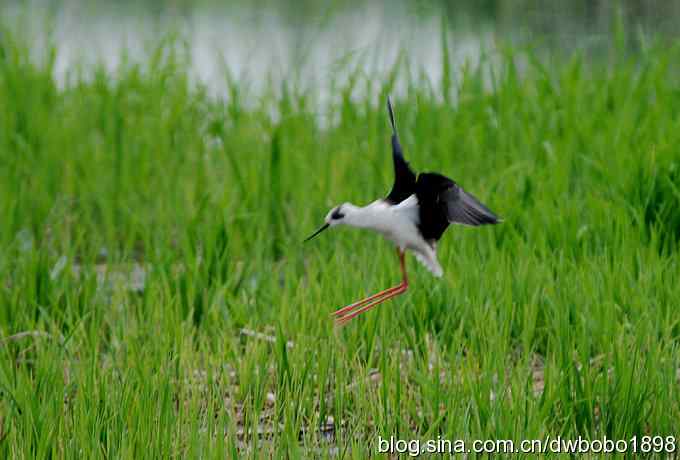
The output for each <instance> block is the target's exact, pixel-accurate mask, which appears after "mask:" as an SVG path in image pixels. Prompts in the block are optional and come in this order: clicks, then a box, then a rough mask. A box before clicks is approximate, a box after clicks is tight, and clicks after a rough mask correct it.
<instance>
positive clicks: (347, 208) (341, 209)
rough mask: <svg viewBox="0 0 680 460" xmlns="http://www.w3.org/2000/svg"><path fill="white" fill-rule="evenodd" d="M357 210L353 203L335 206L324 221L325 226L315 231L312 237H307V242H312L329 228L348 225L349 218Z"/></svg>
mask: <svg viewBox="0 0 680 460" xmlns="http://www.w3.org/2000/svg"><path fill="white" fill-rule="evenodd" d="M355 209H356V206H354V205H353V204H351V203H343V204H339V205H337V206H334V207H333V208H332V209H331V210H330V211H328V214H327V215H326V218H325V219H324V224H323V225H322V226H321V227H319V229H318V230H317V231H315V232H314V233H313V234H312V235H311V236H309V237H307V239H305V242H306V241H309V240H311V239H312V238H314V237H315V236H316V235H318V234H319V233H321V232H323V231H324V230H326V229H327V228H329V227H334V226H336V225H341V224H346V223H347V218H348V216H350V215H352V214H353V211H354V210H355Z"/></svg>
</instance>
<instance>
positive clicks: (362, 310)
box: [335, 286, 408, 326]
mask: <svg viewBox="0 0 680 460" xmlns="http://www.w3.org/2000/svg"><path fill="white" fill-rule="evenodd" d="M398 288H399V289H397V290H396V291H394V292H392V293H390V294H388V295H386V296H385V297H383V298H381V299H378V300H375V301H373V302H371V303H369V304H368V305H366V306H365V307H363V308H360V309H358V310H356V311H353V312H352V313H349V314H347V315H345V316H341V317H340V318H337V319H336V320H335V322H336V324H338V325H339V326H344V325H345V324H347V323H348V322H349V321H350V320H351V319H352V318H354V317H356V316H359V315H360V314H362V313H365V312H367V311H368V310H370V309H371V308H374V307H377V306H378V305H380V304H381V303H383V302H385V301H387V300H390V299H391V298H392V297H396V296H398V295H401V294H403V293H404V292H406V289H408V286H398Z"/></svg>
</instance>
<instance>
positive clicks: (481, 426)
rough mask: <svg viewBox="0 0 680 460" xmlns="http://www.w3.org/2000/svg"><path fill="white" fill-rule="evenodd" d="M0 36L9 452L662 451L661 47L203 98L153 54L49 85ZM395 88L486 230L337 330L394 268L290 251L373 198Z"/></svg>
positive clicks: (668, 200)
mask: <svg viewBox="0 0 680 460" xmlns="http://www.w3.org/2000/svg"><path fill="white" fill-rule="evenodd" d="M2 40H3V41H2V42H0V197H1V198H0V216H2V219H1V220H0V439H1V440H0V457H2V458H46V457H50V458H63V457H67V458H101V457H105V458H135V459H137V458H171V457H174V458H183V457H188V458H192V457H202V458H225V457H233V458H238V457H241V456H245V457H253V458H271V457H276V458H298V457H307V458H316V457H318V456H321V457H331V456H335V457H339V458H356V459H363V458H367V457H369V456H373V455H376V449H377V445H376V442H377V436H378V435H382V436H383V437H389V436H391V435H394V436H398V437H400V438H404V439H411V438H421V439H427V438H437V436H440V437H441V438H448V439H460V438H462V439H468V440H472V439H489V438H491V439H493V438H506V439H514V440H520V439H523V438H544V437H545V436H546V435H552V436H557V435H561V436H562V437H564V438H576V437H577V436H579V435H581V436H584V437H587V438H592V439H595V438H600V439H601V438H602V437H604V436H607V437H608V438H610V439H619V438H623V439H627V438H630V437H632V436H635V435H638V436H641V435H657V434H658V435H663V436H666V435H679V434H680V427H679V425H678V420H680V384H679V382H678V368H680V351H679V350H678V343H679V342H678V341H679V339H680V323H679V320H680V315H679V313H678V308H677V307H678V303H679V300H678V299H680V283H679V282H678V274H679V273H680V270H679V268H680V267H679V266H678V250H679V249H680V230H679V229H680V172H679V169H678V168H680V150H679V149H680V147H679V146H680V129H679V127H680V116H679V114H680V80H678V79H677V70H678V68H677V65H676V64H675V63H677V62H678V58H680V52H679V50H678V49H677V47H673V46H671V47H669V46H656V45H654V46H649V47H648V48H645V49H643V50H641V51H640V52H639V53H636V54H635V55H634V56H630V55H628V56H627V55H626V54H625V53H624V52H623V51H622V48H616V47H615V48H614V50H613V51H612V54H611V56H610V57H609V59H608V60H607V62H599V61H595V62H594V61H592V60H590V59H586V58H584V57H582V56H578V55H576V56H570V57H567V58H557V57H554V58H543V59H537V58H535V57H534V55H533V54H532V53H530V52H525V51H517V50H515V51H507V52H501V53H497V55H495V56H492V61H493V62H495V65H494V66H493V72H487V70H488V69H489V66H488V61H484V62H483V63H482V65H481V66H480V67H479V68H475V67H470V68H468V69H467V70H466V71H465V72H464V73H463V74H462V75H461V76H460V77H458V78H454V77H453V76H452V75H451V71H450V70H447V72H445V76H446V77H445V80H446V81H443V82H434V83H433V82H427V81H425V80H423V79H422V78H420V77H413V76H412V74H410V73H408V72H406V71H405V69H404V68H403V67H401V66H399V65H395V68H394V69H393V71H392V72H391V73H390V75H387V76H382V77H381V76H377V75H374V76H371V77H370V78H368V77H357V78H356V79H353V80H351V81H350V82H349V83H342V82H341V81H337V82H331V83H330V84H329V86H330V88H331V96H332V97H331V102H330V103H329V104H328V105H321V104H320V103H319V98H318V97H317V96H316V93H315V91H314V90H311V89H310V90H306V91H302V90H299V89H296V86H295V85H293V84H290V85H288V84H284V85H283V86H282V87H272V88H269V89H268V90H267V91H264V92H263V93H262V94H258V95H253V94H252V93H250V92H248V91H246V90H245V87H246V85H247V83H246V82H240V81H235V80H232V79H229V78H226V77H225V86H227V87H228V93H229V98H228V100H227V101H223V100H218V99H216V98H214V97H210V96H209V95H207V94H206V91H204V90H203V89H201V88H200V87H195V86H194V85H193V84H192V83H191V82H190V79H189V78H188V75H187V70H188V63H187V59H188V57H187V56H185V55H183V53H181V52H173V47H172V46H168V45H162V46H160V47H159V48H158V49H157V50H156V51H155V52H154V53H151V54H150V55H149V56H148V60H147V61H145V62H144V64H142V65H134V64H125V65H123V66H122V67H121V68H120V69H119V70H118V71H117V72H116V74H115V75H109V74H107V73H105V72H104V71H102V70H100V69H86V70H87V71H88V72H90V73H91V75H90V77H89V78H86V77H85V76H83V75H79V74H74V75H72V79H71V83H70V84H69V85H67V86H66V87H65V88H59V87H58V86H57V85H56V84H55V82H54V80H53V78H52V76H51V75H52V66H53V57H50V56H53V55H54V54H49V53H48V58H47V59H44V60H42V61H39V62H35V61H31V60H30V59H29V45H30V44H29V43H28V42H26V41H22V40H20V39H18V38H17V35H12V34H8V33H5V34H4V35H3V36H2ZM54 51H55V52H56V50H54ZM518 62H521V63H522V66H521V68H522V70H521V72H520V71H519V70H518V67H516V66H515V63H518ZM485 69H486V70H485ZM489 75H491V77H488V76H489ZM489 78H490V79H489ZM396 80H400V81H403V82H405V84H406V90H405V91H404V92H402V93H400V94H399V95H397V96H396V97H395V107H396V111H397V117H398V124H399V127H400V131H401V137H402V142H403V144H404V149H405V151H406V154H407V156H408V158H409V159H410V160H411V164H412V165H413V166H414V167H415V168H416V169H419V170H428V169H431V170H435V171H442V172H444V173H446V174H447V175H450V176H451V177H453V178H455V179H456V180H457V181H459V182H460V183H461V184H462V185H463V186H464V187H465V188H466V189H468V190H470V191H472V192H473V193H474V194H476V195H477V196H479V197H480V198H481V199H482V200H483V201H484V202H486V203H488V205H489V206H490V207H491V208H492V209H494V210H496V211H498V212H499V213H500V214H501V215H502V216H503V217H504V218H505V222H504V223H503V224H502V225H500V226H496V227H493V228H483V229H468V228H464V227H455V228H452V229H450V231H449V232H448V233H447V234H446V235H445V238H444V239H443V241H442V242H441V244H440V247H439V252H440V255H439V257H440V261H441V264H442V266H443V267H444V269H445V276H444V277H443V278H442V279H441V280H437V279H434V278H432V277H431V276H430V275H429V273H428V272H427V271H426V270H424V269H423V268H422V267H420V266H419V265H417V264H416V263H415V261H414V259H412V258H410V257H409V259H408V263H409V268H410V273H411V279H412V287H411V289H410V290H409V292H408V294H407V295H405V296H402V297H400V298H398V299H397V300H394V301H392V302H390V303H387V304H384V305H383V306H381V307H380V308H378V309H376V310H375V311H373V312H371V313H368V314H366V315H364V316H363V317H361V318H360V319H358V320H355V321H353V322H352V323H350V325H349V326H348V327H346V328H344V329H340V330H339V329H335V328H334V327H333V324H332V321H331V319H330V316H329V313H330V312H331V311H332V310H334V309H335V308H336V307H338V306H341V305H344V304H346V303H348V302H350V301H353V300H355V299H357V298H359V297H361V296H363V295H365V294H368V293H371V292H373V291H376V290H378V289H382V288H384V287H386V286H389V285H392V284H394V283H395V282H396V281H397V280H398V277H399V273H398V265H397V261H396V256H395V254H394V250H393V248H392V247H391V246H390V245H389V244H388V243H386V242H384V241H382V240H381V239H380V237H378V236H376V235H373V234H369V233H365V232H360V231H353V230H345V229H339V230H337V231H332V232H327V233H325V234H324V235H322V236H321V237H319V238H318V239H316V240H315V241H314V242H313V243H309V244H305V245H303V244H301V240H302V239H303V237H305V236H306V235H308V234H309V233H310V232H311V231H312V230H314V229H315V228H316V226H317V225H318V224H320V223H321V221H322V219H323V216H325V214H326V212H327V211H328V209H329V208H330V207H331V206H332V205H334V204H337V203H341V202H344V201H352V202H355V203H359V204H363V203H366V202H368V201H369V200H371V199H374V198H375V197H377V196H381V195H383V194H385V193H386V191H387V190H388V189H389V187H390V185H391V183H390V181H391V179H392V178H391V175H392V172H391V170H390V162H391V159H390V154H389V127H388V122H387V119H386V113H385V110H384V102H385V97H386V95H387V94H388V93H391V92H394V91H393V88H392V85H393V84H394V82H395V81H396ZM441 87H443V88H450V91H451V92H450V94H448V95H442V94H441V93H440V92H438V90H435V89H431V88H441ZM445 100H446V101H449V102H443V101H445ZM359 163H361V166H359ZM23 332H27V334H21V333H23ZM330 417H332V423H330V422H331V420H330ZM526 458H533V456H528V455H527V456H526Z"/></svg>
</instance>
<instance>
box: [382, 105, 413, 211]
mask: <svg viewBox="0 0 680 460" xmlns="http://www.w3.org/2000/svg"><path fill="white" fill-rule="evenodd" d="M387 112H388V113H389V115H390V124H391V125H392V161H393V162H394V185H393V186H392V190H391V191H390V193H389V195H387V198H385V200H386V201H387V202H389V203H390V204H397V203H401V202H402V201H404V200H405V199H406V198H408V197H409V196H411V195H413V194H414V193H415V190H416V173H414V172H413V170H412V169H411V167H410V166H409V164H408V162H407V161H406V160H405V159H404V153H403V152H402V150H401V144H400V143H399V136H398V134H397V125H396V123H395V122H394V113H393V112H392V103H391V102H390V98H387Z"/></svg>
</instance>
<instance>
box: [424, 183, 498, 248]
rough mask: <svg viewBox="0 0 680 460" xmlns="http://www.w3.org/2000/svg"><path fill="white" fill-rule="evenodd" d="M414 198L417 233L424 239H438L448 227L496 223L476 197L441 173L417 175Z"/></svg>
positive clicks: (490, 213) (495, 219)
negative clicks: (418, 213)
mask: <svg viewBox="0 0 680 460" xmlns="http://www.w3.org/2000/svg"><path fill="white" fill-rule="evenodd" d="M416 196H417V197H418V205H419V207H420V211H419V212H420V224H419V228H420V233H421V234H422V235H423V238H425V239H426V240H435V241H436V240H438V239H439V238H440V237H441V236H442V233H444V230H446V228H447V227H448V226H449V224H463V225H472V226H475V227H476V226H478V225H486V224H497V223H498V222H500V221H499V219H498V217H497V216H496V215H495V214H494V213H493V212H492V211H491V210H490V209H489V208H487V207H486V206H484V205H483V204H482V203H481V202H480V201H479V200H478V199H477V198H475V197H474V196H472V195H471V194H469V193H468V192H466V191H465V190H463V189H462V188H461V187H460V186H459V185H458V184H456V183H455V182H454V181H452V180H451V179H449V178H448V177H446V176H442V175H441V174H437V173H423V174H420V175H419V176H418V182H417V184H416Z"/></svg>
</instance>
